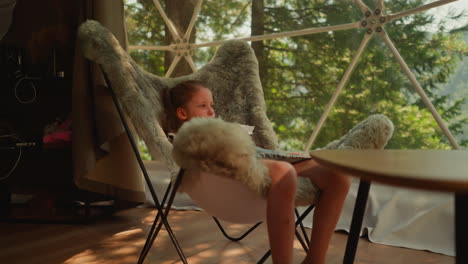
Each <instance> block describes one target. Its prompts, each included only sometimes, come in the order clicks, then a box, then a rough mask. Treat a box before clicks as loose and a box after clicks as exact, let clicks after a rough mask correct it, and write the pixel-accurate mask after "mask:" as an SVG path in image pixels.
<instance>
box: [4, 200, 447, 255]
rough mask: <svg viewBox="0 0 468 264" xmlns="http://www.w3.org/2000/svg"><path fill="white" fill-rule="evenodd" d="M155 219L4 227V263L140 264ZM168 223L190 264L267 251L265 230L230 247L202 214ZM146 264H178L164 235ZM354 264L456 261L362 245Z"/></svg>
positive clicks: (132, 216) (148, 211)
mask: <svg viewBox="0 0 468 264" xmlns="http://www.w3.org/2000/svg"><path fill="white" fill-rule="evenodd" d="M155 213H156V211H155V210H154V209H153V208H132V209H128V210H124V211H121V212H118V213H116V214H114V215H113V216H112V217H111V218H109V219H102V220H99V221H96V222H94V223H90V224H15V223H0V234H1V236H0V248H1V250H0V263H12V264H23V263H25V264H26V263H28V264H31V263H41V264H43V263H45V264H58V263H67V264H127V263H136V261H137V259H138V256H139V254H140V251H141V249H142V247H143V245H144V242H145V239H146V236H147V234H148V232H149V229H150V227H151V224H152V221H153V219H154V216H155ZM169 221H170V223H171V226H172V228H173V229H174V232H175V234H176V236H177V238H178V240H179V242H180V244H181V246H182V248H183V250H184V252H185V254H186V256H187V257H188V261H189V263H191V264H192V263H203V264H211V263H213V264H215V263H216V264H218V263H225V264H230V263H236V264H242V263H256V261H257V260H258V259H259V258H260V257H261V256H262V255H263V254H264V253H265V251H266V250H267V249H268V239H267V233H266V227H265V226H264V225H262V226H261V227H260V228H259V229H258V230H255V231H254V233H252V234H251V235H249V236H248V237H247V238H245V239H244V240H242V241H241V242H231V241H228V240H227V239H226V238H224V236H223V235H222V234H221V232H220V231H219V229H218V228H217V226H216V225H215V223H214V221H213V220H212V219H211V217H210V216H209V215H207V214H206V213H204V212H194V211H172V212H171V215H170V218H169ZM227 227H228V230H230V232H233V234H240V233H241V232H242V231H243V230H245V228H248V226H245V225H235V224H228V225H227ZM346 239H347V235H346V234H343V233H335V234H334V236H333V238H332V243H331V245H330V249H329V254H328V256H327V263H330V264H338V263H341V262H342V258H343V252H344V248H345V244H346ZM304 256H305V253H304V252H303V251H302V249H301V246H300V244H299V243H298V242H296V243H295V263H300V262H301V260H302V258H303V257H304ZM145 263H158V264H159V263H161V264H169V263H180V261H178V256H177V253H176V251H175V249H174V247H173V246H172V244H171V242H170V239H169V237H168V235H167V232H166V231H165V230H162V231H161V233H160V236H158V238H157V239H156V242H155V244H154V245H153V247H152V249H151V251H150V253H149V254H148V257H147V259H146V262H145ZM267 263H271V260H269V262H267ZM355 263H357V264H368V263H379V264H390V263H391V264H394V263H427V264H430V263H437V264H452V263H455V261H454V258H453V257H450V256H445V255H440V254H435V253H431V252H427V251H419V250H411V249H405V248H398V247H390V246H384V245H378V244H374V243H369V242H368V241H367V240H365V239H361V240H360V243H359V247H358V252H357V255H356V262H355Z"/></svg>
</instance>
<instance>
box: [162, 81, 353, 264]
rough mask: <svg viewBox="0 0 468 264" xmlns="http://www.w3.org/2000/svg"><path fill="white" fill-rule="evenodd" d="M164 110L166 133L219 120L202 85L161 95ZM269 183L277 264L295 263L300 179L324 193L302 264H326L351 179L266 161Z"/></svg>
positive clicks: (310, 166)
mask: <svg viewBox="0 0 468 264" xmlns="http://www.w3.org/2000/svg"><path fill="white" fill-rule="evenodd" d="M163 98H164V107H165V109H166V113H167V115H166V117H165V127H166V128H168V129H169V130H170V131H167V132H176V131H177V130H178V129H179V127H180V126H181V125H182V124H183V122H185V121H188V120H190V119H191V118H194V117H211V118H214V117H215V109H214V103H213V95H212V93H211V91H210V90H209V89H208V88H207V87H206V85H204V84H203V83H201V82H198V81H186V82H182V83H180V84H178V85H177V86H175V87H174V88H172V89H167V90H165V91H164V94H163ZM262 162H263V163H264V164H265V165H266V166H267V168H268V171H269V175H270V177H271V184H270V189H269V191H268V197H267V221H266V222H267V228H268V236H269V241H270V247H271V253H272V259H273V263H280V264H288V263H292V262H293V242H294V199H295V192H296V181H297V177H298V176H299V177H308V178H309V179H310V180H311V182H312V183H313V184H314V185H315V186H316V187H317V188H319V189H320V197H319V199H318V201H317V203H316V205H315V211H314V216H313V217H314V219H313V226H312V235H311V241H310V249H309V252H307V256H306V258H305V259H304V261H303V263H314V264H322V263H325V258H326V253H327V250H328V246H329V244H330V239H331V237H332V235H333V232H334V230H335V226H336V223H337V222H338V219H339V216H340V213H341V210H342V208H343V204H344V200H345V198H346V195H347V193H348V190H349V186H350V179H349V177H348V176H346V175H342V174H339V173H337V172H333V171H331V170H328V169H326V168H324V167H322V166H320V165H319V164H317V163H316V162H315V161H314V160H311V159H307V160H304V161H301V162H298V163H295V164H294V165H292V164H290V163H287V162H284V161H278V160H268V159H263V160H262Z"/></svg>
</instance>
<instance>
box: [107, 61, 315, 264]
mask: <svg viewBox="0 0 468 264" xmlns="http://www.w3.org/2000/svg"><path fill="white" fill-rule="evenodd" d="M101 72H102V74H103V76H104V79H105V81H106V84H107V86H108V88H109V90H110V93H111V95H112V99H113V102H114V105H115V107H116V109H117V112H118V114H119V117H120V119H121V121H122V125H123V126H124V129H125V133H126V134H127V137H128V139H129V141H130V144H131V147H132V150H133V152H134V154H135V157H136V158H137V161H138V165H139V166H140V169H141V171H142V173H143V177H144V179H145V181H146V184H147V185H148V189H149V191H150V194H151V197H152V199H153V201H154V204H155V207H156V210H157V214H156V217H155V219H154V222H153V225H152V226H151V229H150V231H149V233H148V237H147V239H146V241H145V245H144V246H143V249H142V251H141V254H140V256H139V259H138V263H139V264H140V263H143V261H144V260H145V258H146V256H147V255H148V253H149V250H150V248H151V246H152V245H153V243H154V241H155V239H156V237H157V236H158V234H159V231H160V230H161V228H162V226H163V225H164V227H165V228H166V231H167V232H168V234H169V237H170V238H171V241H172V244H173V245H174V247H175V249H176V251H177V253H178V255H179V257H180V259H181V261H182V262H183V263H184V264H187V263H188V262H187V258H186V257H185V255H184V252H183V250H182V248H181V247H180V244H179V242H178V241H177V238H176V237H175V235H174V232H173V231H172V228H171V226H170V225H169V222H168V221H167V217H168V215H169V212H170V208H171V206H172V203H173V202H174V198H175V195H176V193H177V189H178V187H179V185H180V183H181V181H182V177H183V175H184V172H185V170H184V169H180V171H179V173H178V175H177V178H176V180H175V182H174V183H173V182H172V181H171V182H170V183H169V184H168V186H167V188H166V191H165V193H164V196H163V199H162V201H161V202H160V201H159V199H158V197H157V194H156V192H155V190H154V188H153V185H152V184H151V180H150V178H149V175H148V172H147V170H146V167H145V165H144V164H143V160H142V158H141V155H140V152H139V150H138V147H137V144H136V142H135V139H134V137H133V135H132V133H131V131H130V129H129V126H128V123H127V121H126V118H125V116H124V114H123V111H122V108H121V107H120V104H119V102H118V99H117V96H116V95H115V93H114V91H113V89H112V86H111V84H110V81H109V79H108V77H107V75H106V73H105V72H104V70H103V69H102V68H101ZM166 201H167V203H166ZM164 204H166V208H163V205H164ZM313 208H314V205H310V206H309V207H308V208H307V209H306V210H305V211H304V212H303V213H302V214H299V211H298V210H297V209H295V214H296V222H295V226H296V229H295V235H296V237H297V239H298V240H299V242H300V243H301V245H302V247H303V249H304V250H305V251H306V252H307V251H308V249H309V247H308V245H309V243H310V240H309V237H308V235H307V233H306V230H305V227H304V225H303V223H302V221H303V220H304V218H305V217H306V216H307V215H308V214H309V213H310V212H311V211H312V209H313ZM163 209H165V210H163ZM213 219H214V221H215V222H216V224H217V226H218V227H219V229H220V230H221V232H222V233H223V235H224V236H225V237H226V238H227V239H229V240H231V241H240V240H242V239H243V238H244V237H246V236H247V235H248V234H250V233H251V232H252V231H253V230H255V229H256V228H257V227H258V226H259V225H260V224H261V223H262V222H259V223H256V224H255V225H253V226H252V227H251V228H249V229H248V230H247V231H246V232H245V233H243V234H242V235H241V236H239V237H232V236H230V235H229V234H227V232H226V230H225V228H224V227H223V225H222V224H221V222H220V221H219V220H218V219H217V218H216V217H214V216H213ZM297 226H300V228H301V231H302V236H304V238H302V236H301V234H300V233H299V232H298V231H297ZM304 240H305V241H304ZM270 255H271V250H268V251H267V252H266V253H265V254H264V255H263V257H262V258H261V259H260V260H259V261H258V262H257V263H264V262H265V261H266V260H267V259H268V257H269V256H270Z"/></svg>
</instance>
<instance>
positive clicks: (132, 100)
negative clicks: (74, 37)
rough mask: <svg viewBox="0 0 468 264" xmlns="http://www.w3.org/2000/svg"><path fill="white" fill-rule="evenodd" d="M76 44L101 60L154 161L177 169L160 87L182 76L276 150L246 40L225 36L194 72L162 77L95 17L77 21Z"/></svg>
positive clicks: (225, 115) (228, 118) (219, 110)
mask: <svg viewBox="0 0 468 264" xmlns="http://www.w3.org/2000/svg"><path fill="white" fill-rule="evenodd" d="M78 43H79V44H80V47H81V50H82V52H83V54H84V56H85V57H86V58H88V59H89V60H91V61H93V62H95V63H96V64H98V65H100V66H101V67H102V69H103V71H104V72H105V73H106V74H107V76H108V77H109V80H110V83H111V84H112V87H113V89H114V92H115V93H116V95H117V97H118V98H119V101H120V103H121V104H122V107H123V110H124V111H125V113H126V114H127V115H128V116H129V118H130V120H131V121H132V122H133V124H134V126H135V129H136V131H137V133H138V135H139V136H140V137H141V138H142V139H143V140H144V141H145V143H146V145H147V147H148V150H149V152H150V154H151V156H152V157H153V159H155V160H162V161H164V162H165V163H166V164H167V165H168V166H169V167H170V168H171V171H172V174H173V175H175V174H177V170H178V167H177V166H176V164H175V163H174V161H173V159H172V158H171V152H172V146H171V144H170V142H169V141H168V140H167V137H166V135H165V134H164V128H163V127H161V124H162V122H161V120H162V117H163V114H164V109H163V107H162V106H163V104H162V102H161V96H160V94H161V91H162V90H163V89H165V88H168V87H169V88H170V87H174V86H175V85H176V84H178V83H180V82H182V81H185V80H201V81H203V82H205V83H207V85H208V86H209V87H210V89H211V90H212V92H213V96H214V97H215V101H216V102H215V107H216V111H217V114H218V116H221V117H222V118H223V119H224V120H226V121H230V122H237V123H242V124H247V125H251V126H255V127H256V130H255V132H254V134H253V138H254V141H255V144H257V145H258V146H260V147H263V148H268V149H275V148H276V146H277V138H276V135H275V133H274V131H273V128H272V126H271V123H270V120H269V119H268V118H267V116H266V107H265V100H264V98H263V90H262V87H261V84H260V77H259V73H258V62H257V59H256V57H255V54H254V52H253V50H252V48H251V47H250V46H249V45H248V43H247V42H245V41H229V42H226V43H225V44H223V45H222V46H220V47H219V49H218V50H217V52H216V54H215V56H214V57H213V59H212V60H211V61H210V62H209V63H208V64H206V65H205V66H203V67H202V68H201V69H199V70H198V71H197V72H195V73H192V74H189V75H186V76H183V77H177V78H162V77H159V76H156V75H153V74H151V73H149V72H146V71H145V70H143V69H142V68H141V67H140V66H138V65H137V64H136V63H135V61H133V59H132V58H131V57H130V56H129V55H128V54H127V52H126V51H125V50H123V49H122V47H121V46H120V44H119V43H118V41H117V40H116V39H115V37H114V36H113V35H112V33H111V32H110V31H109V30H107V29H106V28H105V27H103V26H102V25H101V24H100V23H99V22H97V21H93V20H88V21H86V22H84V23H83V24H81V25H80V27H79V30H78Z"/></svg>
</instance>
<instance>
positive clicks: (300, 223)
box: [294, 205, 314, 249]
mask: <svg viewBox="0 0 468 264" xmlns="http://www.w3.org/2000/svg"><path fill="white" fill-rule="evenodd" d="M310 206H312V208H313V207H314V205H310ZM294 212H295V213H296V218H300V215H299V211H298V210H297V209H294ZM299 226H300V227H301V231H302V235H303V236H304V239H305V242H306V244H307V245H310V240H309V236H308V235H307V232H306V230H305V227H304V223H303V222H302V221H301V222H299ZM307 249H309V246H307Z"/></svg>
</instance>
